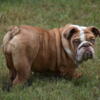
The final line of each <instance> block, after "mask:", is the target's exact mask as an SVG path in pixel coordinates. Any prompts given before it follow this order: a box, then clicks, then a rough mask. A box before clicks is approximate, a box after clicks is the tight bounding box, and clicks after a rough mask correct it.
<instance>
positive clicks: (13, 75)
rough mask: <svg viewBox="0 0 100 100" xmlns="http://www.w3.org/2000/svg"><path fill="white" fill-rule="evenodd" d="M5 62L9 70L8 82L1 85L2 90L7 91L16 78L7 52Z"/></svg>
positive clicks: (9, 54) (10, 57) (10, 56)
mask: <svg viewBox="0 0 100 100" xmlns="http://www.w3.org/2000/svg"><path fill="white" fill-rule="evenodd" d="M5 60H6V65H7V67H8V69H9V74H10V80H9V81H8V82H4V83H3V90H7V91H9V90H10V88H11V87H12V82H13V80H14V79H15V78H16V70H15V68H14V65H13V61H12V55H11V53H7V52H6V53H5Z"/></svg>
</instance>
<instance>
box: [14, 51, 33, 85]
mask: <svg viewBox="0 0 100 100" xmlns="http://www.w3.org/2000/svg"><path fill="white" fill-rule="evenodd" d="M21 51H22V52H21ZM21 51H20V52H19V53H13V63H14V68H15V69H16V78H15V79H14V80H13V85H16V84H20V83H24V82H26V81H27V80H28V79H29V78H30V75H31V65H30V63H29V60H28V58H27V56H26V54H25V52H24V50H21Z"/></svg>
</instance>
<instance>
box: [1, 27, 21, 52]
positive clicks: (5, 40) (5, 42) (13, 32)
mask: <svg viewBox="0 0 100 100" xmlns="http://www.w3.org/2000/svg"><path fill="white" fill-rule="evenodd" d="M19 31H20V28H19V27H18V26H12V27H10V28H9V30H8V32H7V33H6V35H5V36H4V38H3V44H2V46H1V47H2V48H3V51H6V50H7V47H8V44H9V42H10V41H11V40H12V39H13V37H14V36H15V35H17V34H18V33H19Z"/></svg>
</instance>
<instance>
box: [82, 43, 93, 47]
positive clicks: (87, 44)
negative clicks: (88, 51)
mask: <svg viewBox="0 0 100 100" xmlns="http://www.w3.org/2000/svg"><path fill="white" fill-rule="evenodd" d="M89 46H91V44H89V43H84V44H83V45H82V47H89Z"/></svg>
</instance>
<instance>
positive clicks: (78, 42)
mask: <svg viewBox="0 0 100 100" xmlns="http://www.w3.org/2000/svg"><path fill="white" fill-rule="evenodd" d="M73 43H74V44H76V45H79V44H80V43H81V41H80V40H79V39H76V40H74V41H73Z"/></svg>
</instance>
